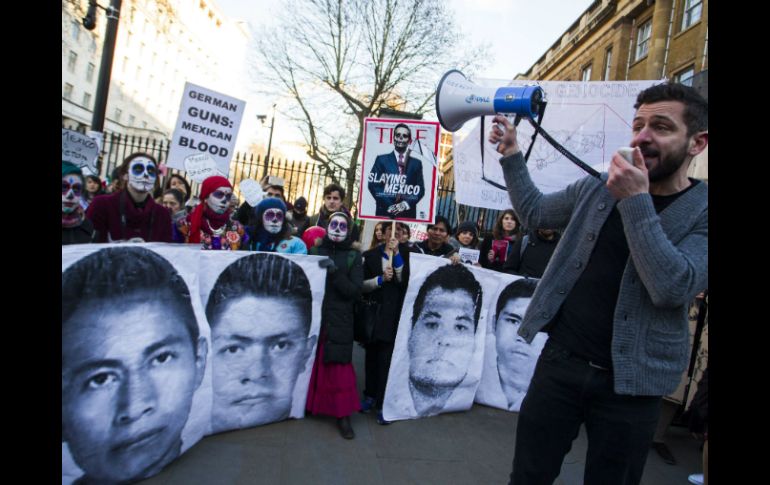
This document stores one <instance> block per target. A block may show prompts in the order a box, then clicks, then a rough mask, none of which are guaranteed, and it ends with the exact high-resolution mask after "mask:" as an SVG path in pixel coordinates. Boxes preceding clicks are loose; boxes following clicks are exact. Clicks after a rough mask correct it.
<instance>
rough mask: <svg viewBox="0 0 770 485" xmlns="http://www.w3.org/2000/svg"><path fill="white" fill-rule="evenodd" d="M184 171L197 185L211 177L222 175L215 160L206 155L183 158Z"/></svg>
mask: <svg viewBox="0 0 770 485" xmlns="http://www.w3.org/2000/svg"><path fill="white" fill-rule="evenodd" d="M184 170H185V172H187V175H188V176H189V177H190V178H191V179H193V180H195V181H196V182H198V183H199V184H200V183H203V181H204V180H206V179H207V178H209V177H211V176H213V175H222V173H220V171H219V170H218V169H217V162H216V160H214V159H213V158H211V155H208V154H206V153H199V154H197V155H190V156H187V157H185V159H184Z"/></svg>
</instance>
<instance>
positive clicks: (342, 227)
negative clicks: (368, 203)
mask: <svg viewBox="0 0 770 485" xmlns="http://www.w3.org/2000/svg"><path fill="white" fill-rule="evenodd" d="M329 229H331V230H332V231H337V230H339V231H347V230H348V223H347V222H345V221H336V220H335V221H331V222H330V223H329Z"/></svg>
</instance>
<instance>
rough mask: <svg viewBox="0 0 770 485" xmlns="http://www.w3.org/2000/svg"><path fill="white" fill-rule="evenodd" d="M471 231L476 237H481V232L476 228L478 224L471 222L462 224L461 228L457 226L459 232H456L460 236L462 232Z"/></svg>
mask: <svg viewBox="0 0 770 485" xmlns="http://www.w3.org/2000/svg"><path fill="white" fill-rule="evenodd" d="M466 231H470V232H471V233H472V234H473V236H474V237H478V236H479V230H478V228H477V227H476V224H475V223H473V222H471V221H465V222H461V223H460V225H459V226H457V232H455V235H460V233H461V232H466Z"/></svg>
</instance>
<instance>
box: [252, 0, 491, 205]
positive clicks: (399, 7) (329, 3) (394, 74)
mask: <svg viewBox="0 0 770 485" xmlns="http://www.w3.org/2000/svg"><path fill="white" fill-rule="evenodd" d="M445 3H446V2H444V1H443V0H290V1H289V2H286V5H285V10H284V13H283V15H282V16H281V18H280V19H279V22H278V23H277V26H276V27H275V28H274V29H273V30H271V31H266V32H263V33H262V35H261V36H260V37H259V39H258V41H257V44H258V50H259V54H260V61H261V62H260V63H259V65H260V68H259V69H258V75H259V76H260V81H267V82H268V83H269V85H270V86H272V88H273V94H274V95H288V96H289V97H290V98H291V99H292V101H293V103H292V107H291V108H290V109H289V110H288V112H287V113H286V114H287V115H289V116H290V117H291V118H292V119H293V120H295V121H296V122H297V123H298V126H299V127H300V129H301V131H302V133H303V135H304V137H305V141H306V143H307V146H308V151H307V154H308V156H310V157H311V158H312V159H314V160H317V161H318V162H319V163H320V164H321V165H322V166H324V167H325V168H326V169H327V171H328V172H329V173H330V175H332V177H333V179H334V180H335V182H337V183H339V184H340V185H342V186H343V187H346V192H347V200H346V202H347V203H348V204H350V203H351V201H352V200H353V199H352V196H353V189H354V184H355V180H356V173H357V168H358V159H359V155H360V152H361V147H362V141H363V136H364V133H363V130H364V119H365V118H367V117H369V116H378V115H379V113H380V110H381V109H382V108H392V109H398V110H400V111H407V112H410V113H414V114H423V113H425V112H427V111H428V110H430V109H432V108H433V103H434V94H435V92H434V91H435V87H436V84H437V82H438V80H439V78H440V76H441V74H443V73H444V72H445V71H446V70H447V69H449V68H460V69H463V70H465V71H466V72H473V69H474V68H477V67H479V63H478V62H477V60H479V59H485V58H486V56H485V55H484V52H485V51H486V49H487V48H486V47H478V48H475V52H474V54H473V55H463V54H462V53H460V52H459V49H458V44H459V40H460V33H459V31H458V29H457V28H456V26H455V23H454V21H453V17H452V14H451V12H450V11H448V10H447V8H446V6H445ZM455 56H456V57H457V58H458V59H464V61H456V60H453V57H455ZM468 60H470V62H469V61H468ZM340 169H343V170H342V171H343V173H344V174H345V180H340V179H339V177H337V176H336V175H335V174H334V173H333V172H335V171H336V172H339V171H340Z"/></svg>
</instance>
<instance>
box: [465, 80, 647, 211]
mask: <svg viewBox="0 0 770 485" xmlns="http://www.w3.org/2000/svg"><path fill="white" fill-rule="evenodd" d="M474 82H476V83H477V84H479V85H482V86H504V85H510V86H522V85H525V84H531V83H533V82H535V81H513V82H510V83H508V82H506V81H498V80H483V79H482V80H475V81H474ZM659 82H660V81H590V82H580V81H539V82H538V84H539V85H540V87H542V88H543V90H544V91H545V93H546V100H547V102H548V104H547V106H546V110H545V115H544V117H543V128H544V129H545V131H547V132H548V134H550V135H551V136H552V137H553V138H554V139H556V141H558V142H559V143H560V144H561V145H562V146H564V147H565V148H566V149H567V150H569V151H570V152H572V154H573V155H575V156H577V157H578V158H579V159H580V160H582V161H583V162H585V163H587V164H588V165H590V166H591V167H593V168H594V169H595V170H598V171H600V172H601V171H606V170H607V169H608V166H609V165H608V164H609V161H610V160H611V159H612V155H613V154H614V153H615V152H616V151H617V149H618V148H620V147H622V146H627V145H628V143H629V141H630V139H631V121H632V120H633V117H634V112H635V110H634V103H635V102H636V96H637V95H638V94H639V92H640V91H641V90H643V89H646V88H648V87H650V86H651V85H653V84H656V83H659ZM492 118H493V117H491V116H487V117H485V120H484V133H483V134H481V133H480V127H481V122H480V121H478V120H475V121H472V122H468V123H466V127H465V128H464V129H463V130H461V131H459V132H457V133H455V135H454V139H453V146H454V177H455V188H456V190H457V195H456V197H457V199H456V200H457V203H458V204H466V205H471V206H474V207H486V208H489V209H497V210H503V209H509V208H510V207H511V202H510V200H509V199H508V193H507V192H506V191H505V190H502V189H500V188H498V187H495V185H493V184H492V183H490V182H488V181H491V182H493V183H496V184H499V185H501V186H503V187H505V180H504V179H503V172H502V168H501V167H500V163H499V160H500V157H501V155H500V154H499V153H497V151H496V150H495V148H496V147H495V146H494V145H492V144H490V143H489V141H488V139H489V132H490V130H491V129H492V126H493V123H492ZM533 132H534V128H533V127H532V126H531V125H530V123H529V122H528V121H526V120H522V121H521V123H520V124H519V125H518V134H517V138H518V142H519V146H520V147H521V150H522V152H523V153H526V151H527V148H528V147H529V145H530V144H531V140H532V133H533ZM480 138H482V139H483V141H484V156H483V161H482V156H481V148H480V141H479V140H480ZM528 166H529V173H530V175H531V177H532V180H533V181H534V182H535V184H536V185H537V187H538V188H539V189H540V190H541V191H542V192H543V193H550V192H554V191H557V190H560V189H563V188H564V187H566V186H567V185H569V184H570V183H571V182H573V181H575V180H577V179H579V178H582V177H583V176H585V175H586V172H584V171H583V170H582V169H581V168H579V167H578V166H577V165H575V164H573V163H572V162H571V161H569V160H568V159H567V158H565V157H564V156H563V155H562V154H561V153H559V152H558V151H557V150H556V149H555V148H554V147H553V146H552V145H551V144H550V143H548V142H547V141H546V140H545V139H544V138H543V137H542V136H541V135H538V136H537V139H536V140H535V145H534V147H533V148H532V153H531V154H530V157H529V161H528ZM484 179H487V180H488V181H487V180H484Z"/></svg>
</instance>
